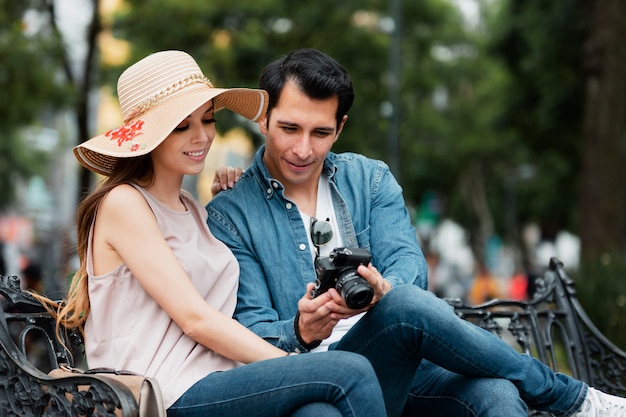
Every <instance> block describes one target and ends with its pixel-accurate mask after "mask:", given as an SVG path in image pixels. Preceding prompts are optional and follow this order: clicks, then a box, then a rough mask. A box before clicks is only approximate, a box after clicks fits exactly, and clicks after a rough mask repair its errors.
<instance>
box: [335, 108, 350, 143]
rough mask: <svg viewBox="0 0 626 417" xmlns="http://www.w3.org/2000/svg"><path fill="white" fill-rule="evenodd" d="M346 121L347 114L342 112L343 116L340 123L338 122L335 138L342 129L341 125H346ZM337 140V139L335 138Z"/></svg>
mask: <svg viewBox="0 0 626 417" xmlns="http://www.w3.org/2000/svg"><path fill="white" fill-rule="evenodd" d="M347 121H348V115H347V114H344V116H343V118H342V119H341V123H339V129H337V136H336V137H337V138H339V134H340V133H341V131H342V130H343V127H344V126H345V125H346V122H347ZM335 140H337V139H335Z"/></svg>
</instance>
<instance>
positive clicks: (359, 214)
mask: <svg viewBox="0 0 626 417" xmlns="http://www.w3.org/2000/svg"><path fill="white" fill-rule="evenodd" d="M344 157H346V156H344ZM352 162H353V163H352V169H351V170H350V172H345V173H344V172H342V171H340V170H338V171H337V173H336V178H335V181H336V184H337V189H338V191H339V195H340V196H341V197H342V198H343V200H344V201H346V204H347V206H348V208H349V212H350V216H351V220H352V223H353V225H354V229H355V230H354V233H355V234H356V241H357V243H358V246H359V247H362V248H367V249H369V250H370V252H371V253H372V265H374V266H375V267H376V268H377V269H378V270H379V272H380V273H381V274H382V275H383V277H384V278H385V279H387V280H388V281H389V282H391V284H392V285H393V286H397V285H400V284H413V285H417V286H419V287H421V288H423V289H426V288H427V285H428V268H427V264H426V259H425V258H424V254H423V253H422V250H421V248H420V244H419V242H418V239H417V233H416V231H415V228H414V227H413V225H412V223H411V218H410V215H409V212H408V210H407V208H406V203H405V201H404V196H403V194H402V188H401V187H400V185H399V184H398V182H397V181H396V179H395V178H394V176H393V175H392V173H391V171H390V170H389V167H388V166H387V164H385V163H384V162H382V161H375V160H369V159H366V158H362V157H354V160H353V161H352ZM348 174H349V175H350V176H348ZM355 178H358V179H360V180H359V181H355ZM364 186H365V187H368V188H365V189H368V190H369V192H368V193H364V192H363V189H364ZM346 235H348V233H346Z"/></svg>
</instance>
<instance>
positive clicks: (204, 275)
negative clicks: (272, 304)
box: [85, 185, 239, 408]
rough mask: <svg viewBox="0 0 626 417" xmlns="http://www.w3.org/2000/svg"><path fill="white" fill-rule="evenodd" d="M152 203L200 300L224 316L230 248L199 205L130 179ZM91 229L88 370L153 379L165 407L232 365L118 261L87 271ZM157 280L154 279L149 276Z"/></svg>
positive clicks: (230, 290) (229, 301)
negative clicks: (165, 201)
mask: <svg viewBox="0 0 626 417" xmlns="http://www.w3.org/2000/svg"><path fill="white" fill-rule="evenodd" d="M135 188H137V189H138V190H139V191H140V192H141V193H142V194H143V196H144V197H145V199H146V201H147V202H148V204H149V205H150V207H151V208H152V211H153V212H154V215H155V217H156V220H157V223H158V225H159V228H160V230H161V233H162V234H163V237H164V238H165V240H166V241H167V244H168V245H169V247H170V248H171V249H172V251H173V252H174V255H176V257H177V258H178V261H179V262H180V264H181V265H182V266H183V268H184V270H185V271H186V272H187V275H188V276H189V279H190V280H191V281H192V282H193V284H194V286H195V287H196V289H197V290H198V292H199V293H200V295H201V296H202V297H203V298H204V299H205V300H206V302H207V303H208V304H209V305H211V306H212V307H213V308H215V309H217V310H219V311H221V312H222V313H224V314H225V315H227V316H229V317H232V315H233V312H234V310H235V303H236V301H237V285H238V279H239V265H238V263H237V260H236V259H235V257H234V255H233V254H232V252H231V251H230V250H229V249H228V248H227V247H226V246H225V245H224V244H223V243H222V242H220V241H219V240H217V239H216V238H215V237H214V236H213V235H212V234H211V232H210V231H209V228H208V226H207V224H206V217H207V214H206V210H205V209H204V207H202V206H201V205H200V203H199V202H197V201H196V200H195V199H193V198H192V197H191V195H190V194H189V193H187V192H186V191H184V190H181V198H182V200H183V202H184V204H185V206H186V207H187V210H188V211H187V212H184V213H183V212H175V211H172V210H170V209H168V208H166V207H164V206H163V205H161V204H160V203H159V202H158V201H157V200H156V199H155V198H154V197H152V196H151V195H150V194H149V193H148V192H147V191H145V190H144V189H143V188H140V187H138V186H136V185H135ZM92 233H93V228H92V231H91V233H90V236H89V242H88V248H87V274H88V282H89V299H90V303H91V313H90V314H89V317H87V321H86V323H85V350H86V356H87V362H88V365H89V367H90V368H97V367H110V368H115V369H125V370H130V371H134V372H138V373H140V374H142V375H146V376H151V377H155V378H156V379H157V380H158V382H159V385H160V387H161V390H162V392H163V399H164V403H165V407H166V408H169V407H170V406H171V405H172V404H173V403H174V402H175V401H176V400H177V399H178V398H179V397H180V396H181V395H182V394H183V393H184V392H185V391H186V390H187V389H189V388H190V387H191V386H192V385H193V384H195V383H196V382H197V381H199V380H200V379H202V378H203V377H204V376H206V375H207V374H209V373H210V372H214V371H223V370H227V369H232V368H234V367H235V366H237V365H238V364H237V363H236V362H234V361H232V360H230V359H227V358H225V357H223V356H220V355H218V354H216V353H215V352H213V351H211V350H209V349H207V348H206V347H204V346H202V345H200V344H198V343H196V342H195V341H194V340H192V339H191V338H189V337H187V336H185V334H184V333H183V331H182V330H181V329H180V327H178V325H176V323H174V321H172V319H171V318H170V317H169V316H168V315H167V314H166V313H165V311H164V310H162V309H161V307H159V305H158V304H157V303H156V302H155V301H154V300H153V299H152V298H150V296H148V294H147V293H146V292H145V291H144V289H143V288H142V287H141V285H139V282H138V281H137V280H136V279H135V278H134V277H133V274H132V273H131V272H130V270H129V269H128V267H127V266H126V265H120V266H119V267H117V268H116V269H115V270H113V271H111V272H109V273H107V274H104V275H100V276H94V273H93V260H92V253H91V251H92ZM155 279H158V277H155Z"/></svg>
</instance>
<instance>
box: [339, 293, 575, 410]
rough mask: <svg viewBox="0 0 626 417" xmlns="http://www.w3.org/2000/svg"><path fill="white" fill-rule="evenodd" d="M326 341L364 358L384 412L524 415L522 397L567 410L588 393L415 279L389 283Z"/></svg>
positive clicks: (532, 404)
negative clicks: (384, 291)
mask: <svg viewBox="0 0 626 417" xmlns="http://www.w3.org/2000/svg"><path fill="white" fill-rule="evenodd" d="M330 348H331V349H332V350H346V351H351V352H356V353H359V354H361V355H363V356H365V357H366V358H368V359H369V361H370V362H371V364H372V366H373V367H374V370H375V371H376V374H377V376H378V380H379V382H380V385H381V387H382V390H383V394H384V396H385V404H386V407H387V413H388V415H389V416H390V417H391V416H400V415H404V416H417V415H419V416H430V415H440V416H447V415H454V416H477V415H480V416H507V417H515V416H525V417H526V416H527V415H528V414H527V410H526V405H528V406H530V407H532V408H535V409H538V410H545V411H549V412H552V413H553V414H555V415H557V416H561V415H562V416H570V415H573V414H574V413H575V412H576V411H577V410H578V409H579V408H580V406H581V405H582V402H583V400H584V397H585V395H586V393H587V385H586V384H584V383H583V382H581V381H577V380H575V379H573V378H571V377H569V376H567V375H564V374H560V373H555V372H553V371H552V370H551V369H550V368H549V367H547V366H545V365H544V364H543V363H541V362H540V361H538V360H536V359H535V358H533V357H531V356H529V355H524V354H521V353H519V352H517V351H516V350H515V349H513V348H512V347H510V346H509V345H508V344H506V343H505V342H504V341H502V340H501V339H500V338H498V337H497V336H495V335H493V334H492V333H490V332H488V331H487V330H484V329H481V328H480V327H478V326H476V325H474V324H471V323H469V322H468V321H466V320H462V319H460V318H459V317H457V315H456V314H455V313H454V310H453V309H452V307H450V306H449V305H448V303H446V302H445V301H444V300H441V299H439V298H437V297H436V296H435V295H434V294H432V293H431V292H428V291H424V290H423V289H421V288H419V287H417V286H414V285H401V286H398V287H396V288H394V289H392V290H391V291H390V292H388V293H387V294H386V295H385V296H384V297H383V298H382V299H381V300H380V301H379V302H378V304H377V305H376V306H375V307H374V308H372V309H371V310H370V311H369V312H368V313H367V314H365V316H363V318H362V319H361V320H359V322H357V323H356V324H355V325H354V326H353V327H352V328H351V329H350V331H349V332H348V333H347V334H346V335H344V337H343V338H342V339H341V340H340V341H338V342H336V343H335V344H333V345H331V347H330Z"/></svg>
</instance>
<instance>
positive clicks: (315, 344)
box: [293, 311, 322, 350]
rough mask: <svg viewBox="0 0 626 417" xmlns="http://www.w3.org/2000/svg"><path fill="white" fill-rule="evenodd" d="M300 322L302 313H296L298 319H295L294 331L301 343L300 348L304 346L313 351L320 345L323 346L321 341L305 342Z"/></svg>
mask: <svg viewBox="0 0 626 417" xmlns="http://www.w3.org/2000/svg"><path fill="white" fill-rule="evenodd" d="M299 321H300V311H298V312H297V313H296V317H294V319H293V331H294V333H295V334H296V339H298V343H300V346H302V347H303V348H304V349H306V350H313V349H315V348H316V347H318V346H319V345H320V344H322V341H321V340H314V341H312V342H311V343H307V342H305V341H304V340H303V339H302V336H301V335H300V328H299V326H298V322H299Z"/></svg>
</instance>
